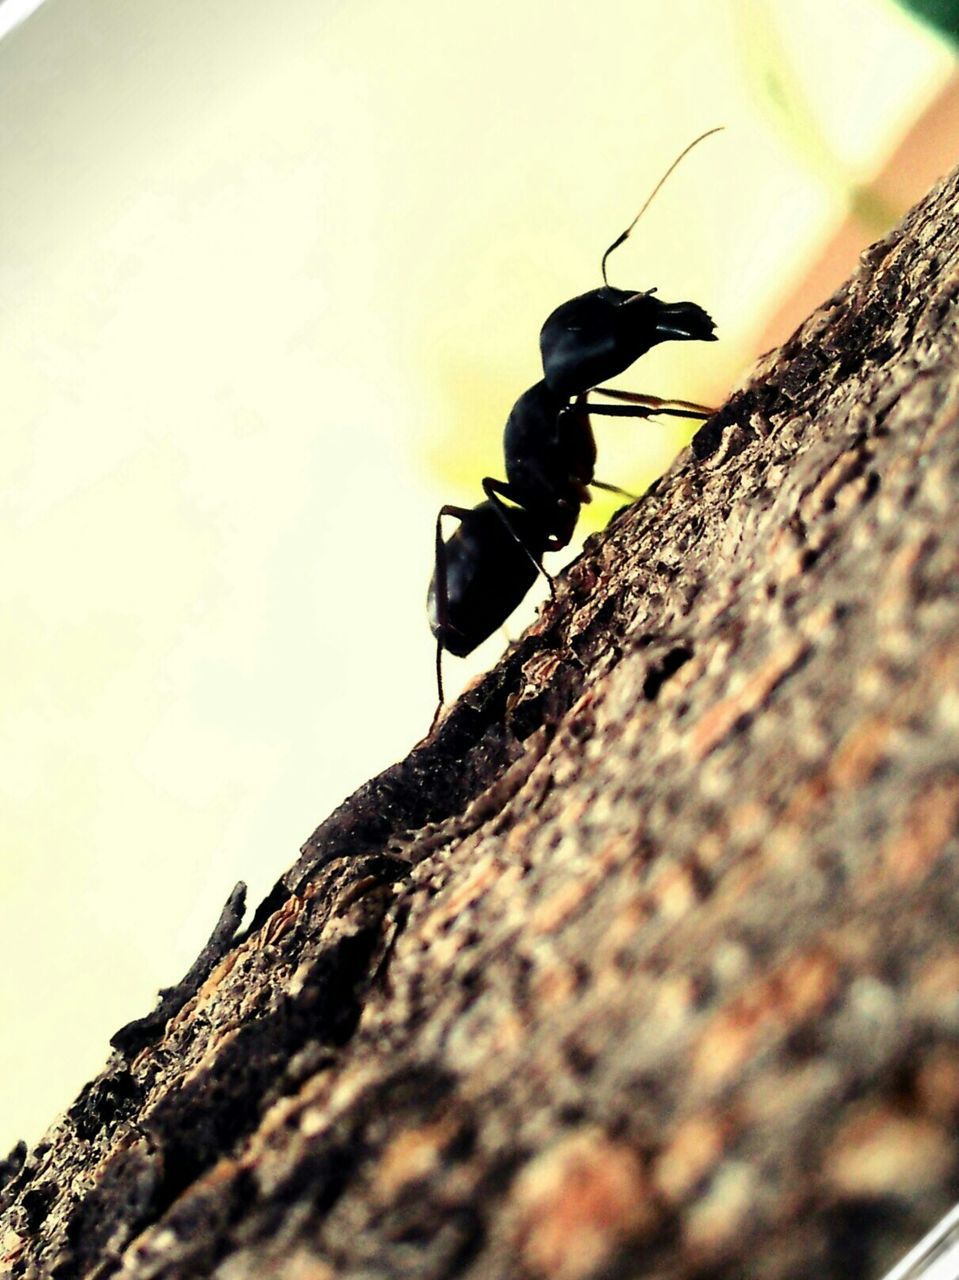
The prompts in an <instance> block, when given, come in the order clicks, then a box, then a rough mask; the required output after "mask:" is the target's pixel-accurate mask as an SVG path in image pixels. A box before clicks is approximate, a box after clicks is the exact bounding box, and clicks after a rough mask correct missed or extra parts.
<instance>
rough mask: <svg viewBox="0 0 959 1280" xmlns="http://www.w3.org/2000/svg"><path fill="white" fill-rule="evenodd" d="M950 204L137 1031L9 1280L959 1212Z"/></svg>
mask: <svg viewBox="0 0 959 1280" xmlns="http://www.w3.org/2000/svg"><path fill="white" fill-rule="evenodd" d="M957 212H959V178H957V177H956V176H955V175H954V176H953V178H952V179H950V180H949V181H947V182H946V183H944V184H942V185H940V187H939V188H938V189H937V190H936V191H934V192H933V193H932V195H931V196H930V197H929V199H928V200H927V201H926V202H925V203H924V204H923V205H922V206H920V207H919V208H918V209H917V210H915V211H914V212H913V213H912V214H911V215H910V216H909V217H908V219H907V220H906V222H905V223H904V225H903V227H902V228H900V229H899V230H898V231H896V232H895V233H894V234H893V235H891V236H890V237H889V238H888V239H887V240H885V241H884V242H882V243H881V244H878V245H876V246H875V247H874V248H873V249H871V250H870V251H869V252H868V253H867V254H866V255H864V258H863V264H862V267H861V269H860V271H859V272H858V274H857V275H856V276H855V277H854V278H853V279H852V280H851V281H850V283H849V284H848V285H847V286H846V287H844V288H843V289H842V290H840V291H839V293H837V294H836V296H835V297H834V298H832V299H831V300H830V301H829V302H828V303H827V304H826V305H825V306H824V307H823V308H822V309H821V310H820V311H819V312H817V313H816V314H815V315H813V316H812V317H811V319H810V320H809V321H808V322H807V323H806V324H805V325H804V326H803V327H802V328H801V329H800V330H799V331H798V332H797V333H796V335H795V336H794V337H793V338H792V339H791V340H790V342H788V343H787V344H786V346H785V347H784V348H783V349H782V350H781V351H778V352H775V353H773V354H772V355H770V356H768V357H767V358H765V359H764V360H763V361H762V362H761V364H760V366H759V367H758V369H757V370H756V371H755V373H754V375H753V377H752V379H751V381H750V382H749V384H748V386H746V387H745V389H743V390H741V391H739V392H737V393H736V394H735V395H734V396H733V398H732V400H731V401H730V403H729V404H728V405H727V406H726V407H725V408H724V409H723V410H722V412H721V413H720V414H719V415H718V416H717V417H716V418H714V419H713V420H712V421H711V422H709V423H707V424H706V425H705V426H704V427H703V429H702V430H701V431H700V433H699V435H698V436H697V437H696V440H695V442H694V444H693V446H692V448H691V449H690V450H688V451H686V452H685V453H683V454H682V455H681V456H680V457H679V458H678V459H677V461H676V463H675V464H674V466H673V467H672V468H671V470H670V471H669V472H668V474H667V475H665V476H664V477H663V478H662V479H661V480H659V481H658V482H657V483H656V484H655V485H654V486H653V487H652V489H651V490H650V491H649V492H648V493H647V494H646V495H645V496H644V498H643V499H642V500H641V501H640V502H639V503H638V504H636V505H635V506H634V507H632V508H631V509H630V510H629V511H628V512H627V513H626V514H624V515H623V516H621V517H620V518H619V519H618V520H617V521H616V522H615V523H614V524H613V526H611V528H610V529H609V530H608V531H607V532H606V533H605V534H604V535H602V536H601V537H598V538H595V539H593V540H591V543H590V545H589V546H588V547H587V549H586V551H585V553H584V554H583V556H582V557H581V558H580V559H579V560H578V561H577V562H576V564H575V565H574V566H573V567H572V568H571V569H570V571H569V572H568V574H567V575H566V576H565V577H564V579H563V580H562V581H561V583H560V586H559V590H558V592H557V596H556V599H555V600H554V601H552V602H551V603H550V604H549V605H548V606H547V607H546V609H545V610H544V613H543V616H542V617H541V619H540V621H539V622H538V624H537V625H536V626H535V627H534V628H533V629H532V630H531V631H530V632H529V633H528V635H527V636H526V637H525V638H524V639H523V640H522V641H521V642H520V643H519V644H518V645H517V646H516V647H515V648H514V649H513V650H512V651H511V653H510V654H509V655H507V657H506V659H505V660H504V661H503V662H502V663H501V664H500V666H499V667H498V668H497V669H496V670H495V671H493V672H491V673H490V674H489V675H488V676H487V677H486V678H485V679H483V680H482V681H481V682H480V683H479V684H477V685H476V686H475V687H474V688H473V689H472V690H471V691H470V693H469V694H468V695H467V696H466V697H465V698H464V699H462V700H461V702H460V703H459V704H457V706H455V707H454V708H453V709H452V710H451V711H450V713H449V714H448V716H447V717H446V719H445V720H444V721H443V723H442V725H441V726H440V729H439V731H438V733H437V734H436V735H435V736H434V737H433V738H432V739H431V740H429V741H427V742H424V743H422V744H421V745H420V746H418V747H417V748H416V749H415V750H414V751H413V753H412V754H411V755H410V756H409V757H408V759H407V760H405V761H404V762H402V763H401V764H398V765H396V766H395V767H394V768H392V769H390V770H388V771H387V772H386V773H385V774H383V775H381V776H380V777H379V778H377V779H375V780H373V781H372V782H370V783H369V784H367V785H366V786H365V787H363V788H361V790H360V791H359V792H358V793H357V794H356V795H355V796H353V797H352V798H351V799H350V800H349V801H347V802H346V803H345V804H344V805H343V806H342V807H341V808H340V809H339V810H337V812H336V813H335V814H333V816H332V817H331V818H329V819H328V820H327V821H326V822H325V823H324V824H323V825H322V826H321V827H320V828H319V829H318V830H317V831H316V833H315V834H314V835H313V836H312V837H311V839H310V840H309V841H308V842H307V844H306V846H305V847H304V850H303V854H302V857H301V858H300V860H299V862H298V864H297V865H296V867H295V868H294V869H293V870H292V871H291V872H290V873H289V874H288V875H287V876H286V877H285V878H284V880H283V881H282V882H281V883H280V884H278V885H277V887H276V889H275V890H274V892H273V893H272V894H271V895H270V897H269V898H268V899H267V901H266V902H265V903H263V904H262V905H261V907H260V909H259V910H258V912H257V913H256V916H255V918H254V921H253V924H252V925H251V926H250V927H249V928H248V929H247V931H246V932H245V933H243V934H241V935H239V936H238V937H236V938H235V939H233V940H232V942H229V941H226V940H224V938H223V937H222V936H221V935H220V934H215V937H214V939H211V948H212V949H211V950H208V951H206V952H205V953H204V955H205V956H206V957H207V960H208V961H209V963H207V962H206V961H204V963H203V964H200V966H199V968H198V969H196V972H195V973H193V977H192V979H191V981H190V982H189V983H187V985H186V986H182V985H181V986H180V987H178V988H174V989H173V992H174V994H176V993H178V994H176V999H175V1000H174V1002H173V1003H174V1004H176V1006H177V1008H178V1011H177V1012H175V1013H174V1014H173V1016H172V1018H170V1020H169V1021H168V1022H166V1024H165V1025H164V1018H166V1017H167V1016H168V1012H169V1010H170V1009H171V1008H172V1007H173V1005H172V1004H168V1005H167V1006H166V1007H165V1008H164V1010H163V1017H162V1018H159V1019H154V1020H152V1021H151V1020H150V1019H149V1018H148V1019H147V1020H145V1021H143V1022H142V1023H138V1024H135V1025H133V1026H132V1027H131V1028H127V1029H125V1032H124V1033H121V1034H120V1035H119V1037H118V1039H117V1041H116V1042H117V1043H118V1044H119V1045H120V1050H118V1051H117V1052H116V1053H115V1054H114V1056H113V1058H112V1059H111V1061H110V1064H109V1066H108V1068H107V1069H106V1070H105V1072H104V1073H103V1075H102V1076H100V1077H99V1078H98V1079H97V1080H95V1081H94V1082H93V1083H92V1084H90V1085H89V1086H88V1087H87V1088H86V1089H85V1090H84V1092H83V1093H82V1094H81V1096H80V1098H79V1099H78V1100H77V1101H76V1103H75V1104H74V1105H73V1106H72V1107H71V1109H70V1110H69V1111H68V1112H67V1114H66V1115H65V1116H64V1117H63V1118H62V1119H61V1120H60V1121H59V1122H58V1123H57V1124H56V1125H55V1126H54V1127H53V1128H52V1129H51V1131H50V1132H49V1134H48V1135H47V1138H46V1140H45V1141H44V1142H43V1143H42V1144H41V1145H40V1147H39V1148H38V1149H37V1150H36V1151H34V1152H33V1153H31V1154H30V1156H29V1157H28V1158H27V1160H26V1162H25V1164H23V1167H22V1168H20V1169H19V1170H18V1169H17V1165H18V1164H19V1163H20V1157H18V1156H15V1157H14V1158H13V1160H12V1161H11V1162H10V1163H9V1165H8V1168H7V1175H8V1177H9V1183H8V1186H7V1190H6V1196H5V1202H4V1203H5V1212H4V1215H3V1218H2V1224H3V1225H2V1227H0V1258H2V1259H3V1266H4V1267H5V1268H6V1270H7V1272H8V1273H9V1274H10V1275H11V1276H15V1277H44V1278H46V1277H54V1276H55V1277H57V1278H58V1280H79V1278H80V1277H107V1276H122V1277H124V1278H125V1280H134V1278H136V1280H147V1278H148V1277H150V1278H157V1277H164V1278H170V1280H172V1278H173V1277H183V1278H185V1277H205V1276H216V1277H217V1278H218V1280H253V1277H262V1276H266V1275H269V1276H274V1277H282V1278H283V1280H326V1278H327V1277H333V1276H344V1277H353V1278H355V1280H359V1277H378V1276H384V1277H386V1276H410V1277H422V1278H424V1280H429V1278H432V1277H448V1276H463V1277H471V1278H473V1280H476V1278H478V1277H496V1276H529V1277H559V1278H560V1280H585V1278H586V1277H591V1276H603V1277H627V1276H646V1275H649V1276H652V1275H655V1276H657V1277H658V1278H659V1280H680V1277H684V1278H687V1280H689V1278H691V1277H707V1276H709V1277H716V1278H719V1277H728V1278H729V1280H733V1277H737V1278H738V1277H742V1276H745V1275H748V1276H750V1277H759V1278H762V1280H773V1278H774V1277H775V1278H776V1280H781V1278H784V1277H797V1278H798V1277H808V1276H811V1275H816V1276H819V1277H840V1276H842V1277H847V1276H851V1275H855V1276H863V1277H871V1276H879V1275H880V1274H881V1273H882V1272H883V1270H884V1269H885V1268H886V1267H887V1266H889V1265H890V1264H891V1263H892V1262H893V1261H894V1260H895V1259H896V1257H897V1256H898V1255H899V1254H901V1253H902V1252H904V1251H905V1250H906V1249H907V1248H908V1247H909V1246H910V1245H911V1244H912V1243H914V1241H915V1239H916V1238H917V1237H918V1236H919V1234H920V1233H921V1232H922V1231H923V1230H925V1229H926V1228H927V1227H928V1226H930V1225H931V1223H932V1222H933V1221H934V1220H935V1218H936V1217H937V1216H938V1215H939V1214H941V1213H942V1212H944V1211H945V1210H946V1209H947V1208H948V1207H949V1206H950V1205H951V1204H952V1203H953V1201H954V1200H955V1199H956V1198H957V1195H959V1133H957V1118H959V898H957V892H956V891H957V887H959V840H957V830H959V511H957V496H956V495H957V486H959V301H957V300H959V218H957ZM234 907H235V902H234ZM229 918H230V907H229V904H228V909H227V911H226V912H225V915H224V920H227V921H228V920H229ZM222 927H223V923H222V922H221V933H222ZM224 948H226V950H225V953H224ZM218 956H222V958H220V959H219V960H218V962H217V957H218ZM201 959H202V958H201ZM214 963H215V967H213V968H212V971H210V972H208V973H207V970H209V967H210V964H214ZM198 983H199V984H200V985H199V987H198V989H196V990H195V993H194V989H195V988H196V987H197V984H198ZM170 996H171V993H169V992H168V993H166V996H165V998H170ZM184 1000H185V1003H184Z"/></svg>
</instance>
